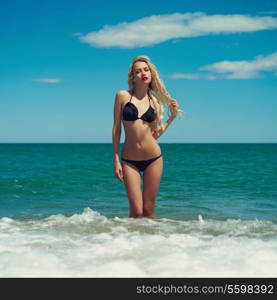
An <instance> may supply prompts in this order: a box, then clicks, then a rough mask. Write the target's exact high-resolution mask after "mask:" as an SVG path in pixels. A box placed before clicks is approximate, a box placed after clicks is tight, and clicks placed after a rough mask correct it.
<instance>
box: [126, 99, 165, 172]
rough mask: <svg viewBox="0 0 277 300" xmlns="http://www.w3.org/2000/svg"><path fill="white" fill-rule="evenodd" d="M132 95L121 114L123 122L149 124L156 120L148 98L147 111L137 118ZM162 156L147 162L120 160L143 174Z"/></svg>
mask: <svg viewBox="0 0 277 300" xmlns="http://www.w3.org/2000/svg"><path fill="white" fill-rule="evenodd" d="M132 97H133V95H132V96H131V98H130V101H129V102H127V103H126V104H125V106H124V108H123V112H122V117H123V120H125V121H135V120H138V119H141V120H143V121H145V122H148V123H151V122H153V121H154V120H155V119H156V114H155V111H154V109H153V107H152V106H151V105H150V97H149V96H148V98H149V108H148V110H147V111H146V112H145V113H144V114H143V115H142V116H140V117H139V116H138V109H137V107H136V106H135V105H134V104H133V103H132V102H131V100H132ZM161 156H162V154H160V155H159V156H157V157H154V158H150V159H147V160H130V159H125V158H122V160H123V161H125V162H127V163H130V164H131V165H133V166H134V167H135V168H137V169H138V170H139V171H140V172H144V171H145V169H146V168H147V167H148V166H149V165H150V164H151V163H152V162H153V161H155V160H156V159H158V158H160V157H161Z"/></svg>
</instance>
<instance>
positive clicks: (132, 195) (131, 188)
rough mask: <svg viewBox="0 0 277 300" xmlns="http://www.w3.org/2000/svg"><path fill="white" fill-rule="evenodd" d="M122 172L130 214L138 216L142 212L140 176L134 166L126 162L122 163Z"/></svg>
mask: <svg viewBox="0 0 277 300" xmlns="http://www.w3.org/2000/svg"><path fill="white" fill-rule="evenodd" d="M122 171H123V178H124V185H125V188H126V192H127V195H128V199H129V203H130V209H131V212H132V211H133V212H135V213H136V214H138V215H140V214H142V211H143V201H142V191H141V175H140V173H139V171H138V170H137V169H136V168H135V167H134V166H132V165H131V164H129V163H127V162H122Z"/></svg>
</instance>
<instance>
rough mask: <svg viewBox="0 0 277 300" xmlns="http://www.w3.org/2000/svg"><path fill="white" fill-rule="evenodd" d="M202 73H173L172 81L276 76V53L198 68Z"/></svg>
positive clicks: (225, 61)
mask: <svg viewBox="0 0 277 300" xmlns="http://www.w3.org/2000/svg"><path fill="white" fill-rule="evenodd" d="M199 70H200V71H209V72H212V73H210V74H203V73H174V74H172V75H171V78H173V79H190V80H193V79H194V80H195V79H208V80H215V79H250V78H260V77H262V75H261V72H274V75H275V76H276V75H277V52H275V53H272V54H270V55H258V56H256V57H255V59H254V60H252V61H245V60H241V61H228V60H224V61H221V62H217V63H214V64H211V65H206V66H203V67H200V68H199Z"/></svg>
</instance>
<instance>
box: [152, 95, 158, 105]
mask: <svg viewBox="0 0 277 300" xmlns="http://www.w3.org/2000/svg"><path fill="white" fill-rule="evenodd" d="M150 97H151V99H152V100H153V101H154V102H155V103H156V104H159V101H158V99H157V97H156V96H154V95H153V94H152V93H150Z"/></svg>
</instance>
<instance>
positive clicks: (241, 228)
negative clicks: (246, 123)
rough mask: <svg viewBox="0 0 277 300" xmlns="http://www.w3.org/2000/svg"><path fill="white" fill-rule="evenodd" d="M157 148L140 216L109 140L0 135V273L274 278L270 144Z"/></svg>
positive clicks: (276, 172) (276, 229)
mask: <svg viewBox="0 0 277 300" xmlns="http://www.w3.org/2000/svg"><path fill="white" fill-rule="evenodd" d="M121 146H122V145H121ZM160 146H161V149H162V154H163V159H164V172H163V177H162V181H161V185H160V190H159V193H158V196H157V199H156V218H155V219H153V220H152V219H147V218H142V219H130V218H128V213H129V211H128V200H127V195H126V192H125V188H124V184H123V183H121V182H120V181H119V180H117V179H116V178H115V177H114V174H113V152H112V144H0V276H2V277H67V276H70V277H84V276H86V277H90V276H92V277H153V276H154V277H253V276H254V277H255V276H256V277H276V276H277V269H276V265H277V144H160Z"/></svg>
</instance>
